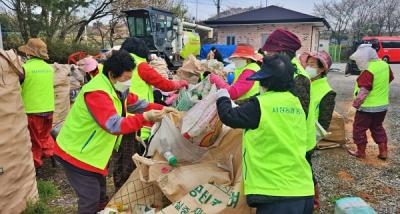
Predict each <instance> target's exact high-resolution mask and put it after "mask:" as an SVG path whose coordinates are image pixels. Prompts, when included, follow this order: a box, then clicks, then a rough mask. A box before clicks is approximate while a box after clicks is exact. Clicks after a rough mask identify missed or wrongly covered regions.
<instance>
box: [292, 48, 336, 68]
mask: <svg viewBox="0 0 400 214" xmlns="http://www.w3.org/2000/svg"><path fill="white" fill-rule="evenodd" d="M309 57H314V58H316V59H318V60H319V61H320V62H321V63H322V65H323V66H324V70H325V71H327V70H329V68H330V67H331V65H332V58H331V56H330V55H329V54H328V53H327V52H326V51H318V52H303V53H302V54H301V55H300V57H299V59H300V63H301V65H302V66H303V67H304V68H305V67H307V60H308V58H309Z"/></svg>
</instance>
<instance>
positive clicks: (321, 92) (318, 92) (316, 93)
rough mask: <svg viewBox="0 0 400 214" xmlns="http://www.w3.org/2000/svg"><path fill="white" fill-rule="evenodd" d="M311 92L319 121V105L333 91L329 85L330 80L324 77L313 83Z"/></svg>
mask: <svg viewBox="0 0 400 214" xmlns="http://www.w3.org/2000/svg"><path fill="white" fill-rule="evenodd" d="M311 90H312V92H311V93H312V94H313V96H312V102H313V103H314V106H315V112H314V113H315V121H318V119H319V105H320V103H321V100H322V99H323V98H324V97H325V96H326V95H327V94H328V93H329V92H330V91H332V88H331V86H330V85H329V82H328V78H326V77H323V78H320V79H317V80H314V81H312V82H311Z"/></svg>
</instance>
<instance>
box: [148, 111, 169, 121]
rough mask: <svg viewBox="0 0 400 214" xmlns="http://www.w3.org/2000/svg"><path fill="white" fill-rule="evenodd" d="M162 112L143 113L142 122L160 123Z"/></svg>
mask: <svg viewBox="0 0 400 214" xmlns="http://www.w3.org/2000/svg"><path fill="white" fill-rule="evenodd" d="M164 115H165V112H164V111H163V110H154V109H153V110H150V111H146V112H144V113H143V117H144V120H146V121H150V122H160V121H161V120H162V119H163V118H164Z"/></svg>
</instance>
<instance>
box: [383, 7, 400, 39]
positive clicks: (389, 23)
mask: <svg viewBox="0 0 400 214" xmlns="http://www.w3.org/2000/svg"><path fill="white" fill-rule="evenodd" d="M381 5H382V10H381V12H382V16H383V17H384V20H385V22H384V24H385V30H386V32H387V33H388V34H389V35H390V36H392V35H393V33H394V32H395V31H396V30H397V29H398V28H399V27H400V22H399V18H400V1H399V0H382V1H381Z"/></svg>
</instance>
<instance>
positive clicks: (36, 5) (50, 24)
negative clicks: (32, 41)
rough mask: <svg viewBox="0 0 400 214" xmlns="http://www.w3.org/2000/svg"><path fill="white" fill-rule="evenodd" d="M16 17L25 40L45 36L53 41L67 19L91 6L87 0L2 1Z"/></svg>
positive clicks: (0, 0)
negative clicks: (81, 9)
mask: <svg viewBox="0 0 400 214" xmlns="http://www.w3.org/2000/svg"><path fill="white" fill-rule="evenodd" d="M0 4H1V5H2V6H3V8H5V9H6V10H8V11H10V12H11V13H12V14H13V15H15V16H16V19H17V23H18V28H19V31H20V32H21V35H22V37H23V39H24V40H27V39H28V38H30V37H37V36H38V35H39V34H43V36H44V37H45V38H46V40H47V41H51V40H52V39H53V37H54V35H55V34H56V33H57V31H58V30H59V29H60V24H61V22H62V21H63V20H65V19H66V17H69V16H71V14H72V13H76V12H77V11H78V8H84V7H87V6H88V5H89V3H88V2H87V1H85V0H0Z"/></svg>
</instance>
